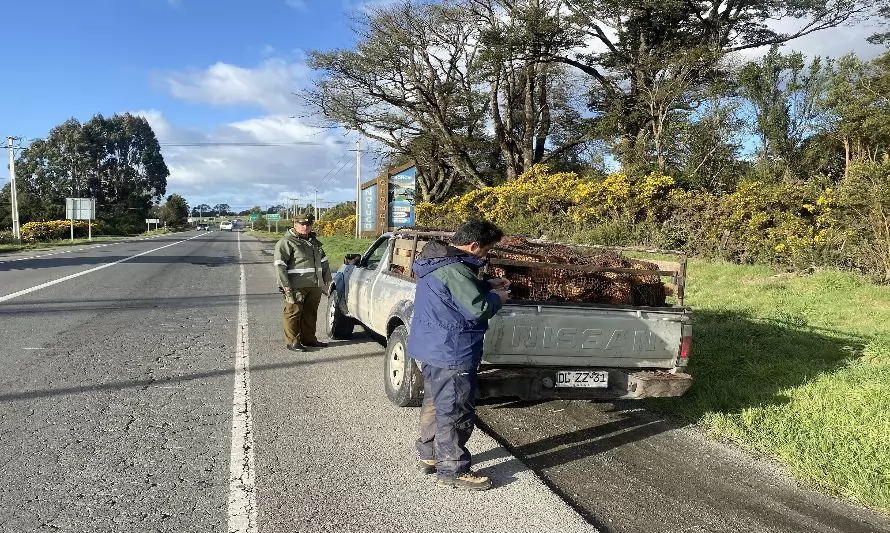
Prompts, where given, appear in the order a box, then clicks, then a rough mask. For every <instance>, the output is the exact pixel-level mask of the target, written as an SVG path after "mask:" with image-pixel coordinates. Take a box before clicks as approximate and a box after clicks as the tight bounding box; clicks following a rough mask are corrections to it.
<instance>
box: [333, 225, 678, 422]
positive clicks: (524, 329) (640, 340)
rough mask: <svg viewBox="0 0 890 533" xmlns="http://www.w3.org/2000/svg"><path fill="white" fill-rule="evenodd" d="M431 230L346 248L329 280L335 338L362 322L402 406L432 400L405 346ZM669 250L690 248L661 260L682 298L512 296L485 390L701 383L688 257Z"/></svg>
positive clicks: (657, 389)
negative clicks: (695, 378) (618, 300)
mask: <svg viewBox="0 0 890 533" xmlns="http://www.w3.org/2000/svg"><path fill="white" fill-rule="evenodd" d="M430 238H433V236H431V235H428V234H425V233H423V232H417V231H414V232H412V231H403V232H396V233H385V234H384V235H382V236H381V237H379V238H378V239H377V240H376V241H375V242H374V243H373V244H372V245H371V246H370V247H369V248H368V249H367V250H366V251H365V252H364V253H363V254H347V256H346V258H345V261H344V265H343V266H342V267H340V269H339V270H338V271H337V272H336V273H335V274H334V276H333V280H332V283H331V285H330V287H329V288H328V289H329V293H328V294H329V298H328V316H327V328H326V329H327V334H328V336H329V337H330V338H332V339H346V338H349V337H350V336H351V335H352V334H353V331H354V329H355V326H356V325H358V324H361V325H362V326H364V328H365V329H366V330H367V331H368V332H369V333H370V334H371V335H372V336H374V337H376V338H377V339H378V340H379V341H381V342H382V343H383V344H385V346H386V350H385V355H384V359H383V361H382V363H383V364H382V373H383V385H384V390H385V392H386V395H387V397H388V398H389V399H390V401H391V402H392V403H394V404H396V405H398V406H402V407H405V406H417V405H420V402H421V400H422V398H423V375H422V374H421V372H420V371H419V369H418V367H417V363H416V362H415V361H414V360H413V359H411V358H410V357H409V356H408V354H407V351H406V344H407V339H408V331H409V328H410V327H411V319H412V316H413V310H414V288H415V282H414V280H413V279H412V277H411V263H412V261H413V258H414V257H415V256H416V253H417V252H418V250H419V248H420V246H422V245H423V244H425V240H429V239H430ZM406 252H407V253H406ZM664 253H673V254H677V255H680V256H681V259H680V261H678V262H669V261H653V262H654V263H656V264H657V265H658V268H659V270H658V271H657V273H658V274H659V275H662V276H670V277H671V281H672V286H671V287H670V288H671V289H672V290H673V294H674V295H675V297H676V300H677V303H676V304H674V305H666V306H665V307H642V306H628V305H613V304H587V303H566V302H546V301H514V300H507V301H506V302H505V304H504V306H503V307H502V308H501V310H500V311H499V312H498V313H497V314H496V315H495V316H494V317H493V318H492V319H491V320H490V321H489V330H488V332H487V333H486V335H485V339H484V342H483V355H482V365H481V366H480V369H479V386H478V393H477V397H479V398H486V397H519V398H521V399H524V400H539V399H604V400H606V399H619V398H621V399H638V398H651V397H671V396H680V395H682V394H683V393H685V392H686V390H687V389H688V388H689V387H690V385H691V384H692V377H691V376H690V375H689V374H687V373H686V372H685V370H686V365H687V362H688V360H689V356H690V352H691V342H692V325H691V320H692V317H691V313H692V311H691V309H689V308H688V307H685V306H683V290H684V287H685V276H686V257H685V255H682V253H680V252H664ZM406 256H407V257H406ZM496 261H497V260H492V261H491V262H492V263H496ZM647 261H649V260H648V259H647Z"/></svg>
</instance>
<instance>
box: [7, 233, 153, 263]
mask: <svg viewBox="0 0 890 533" xmlns="http://www.w3.org/2000/svg"><path fill="white" fill-rule="evenodd" d="M159 236H160V235H152V236H151V237H140V238H137V239H127V240H124V241H118V242H107V243H105V244H94V245H93V246H87V247H86V248H69V249H66V250H61V251H58V252H53V253H51V254H41V255H29V256H28V257H16V258H15V259H9V260H7V261H0V264H3V263H14V262H15V261H28V260H30V259H40V258H41V257H49V256H52V255H60V254H70V253H71V252H83V251H85V250H92V249H93V248H104V247H105V246H114V245H116V244H127V243H128V242H138V241H148V240H151V239H156V238H157V237H159Z"/></svg>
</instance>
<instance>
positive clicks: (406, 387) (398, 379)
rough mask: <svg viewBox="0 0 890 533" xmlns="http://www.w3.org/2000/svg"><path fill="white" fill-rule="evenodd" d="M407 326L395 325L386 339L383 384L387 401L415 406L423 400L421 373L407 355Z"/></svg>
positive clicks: (400, 405) (403, 405)
mask: <svg viewBox="0 0 890 533" xmlns="http://www.w3.org/2000/svg"><path fill="white" fill-rule="evenodd" d="M407 346H408V328H406V327H405V326H399V327H397V328H396V329H395V330H394V331H393V332H392V334H391V335H390V336H389V339H387V341H386V355H385V358H386V359H385V360H384V362H383V386H384V388H385V389H386V396H387V397H388V398H389V401H391V402H392V403H394V404H395V405H397V406H399V407H417V406H419V405H420V403H421V401H422V400H423V374H421V373H420V369H419V368H417V363H415V362H414V359H412V358H411V357H410V356H408V350H407Z"/></svg>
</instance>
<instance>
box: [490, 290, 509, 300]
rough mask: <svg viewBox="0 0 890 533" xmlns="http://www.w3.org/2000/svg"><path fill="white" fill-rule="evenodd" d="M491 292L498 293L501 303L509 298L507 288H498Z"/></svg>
mask: <svg viewBox="0 0 890 533" xmlns="http://www.w3.org/2000/svg"><path fill="white" fill-rule="evenodd" d="M492 292H494V293H495V294H497V295H498V298H500V299H501V303H504V302H506V301H507V300H509V299H510V291H508V290H507V289H498V290H495V291H492Z"/></svg>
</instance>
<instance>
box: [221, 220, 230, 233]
mask: <svg viewBox="0 0 890 533" xmlns="http://www.w3.org/2000/svg"><path fill="white" fill-rule="evenodd" d="M233 228H234V225H233V224H232V221H231V220H223V221H222V222H220V223H219V230H220V231H232V229H233Z"/></svg>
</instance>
